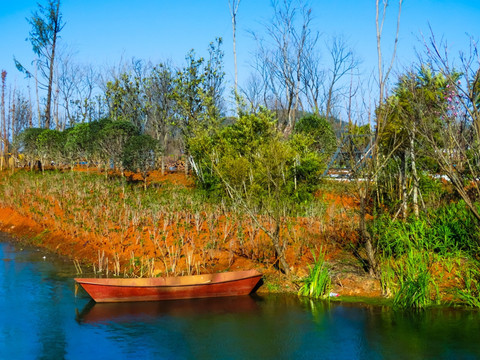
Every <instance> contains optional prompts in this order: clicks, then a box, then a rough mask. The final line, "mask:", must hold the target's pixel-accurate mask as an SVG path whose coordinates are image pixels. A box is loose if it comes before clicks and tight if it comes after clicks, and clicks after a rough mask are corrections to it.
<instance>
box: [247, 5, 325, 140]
mask: <svg viewBox="0 0 480 360" xmlns="http://www.w3.org/2000/svg"><path fill="white" fill-rule="evenodd" d="M273 10H274V16H273V19H272V21H271V23H270V24H267V25H266V33H267V36H268V41H267V40H265V39H263V38H260V37H258V36H255V34H254V36H255V38H256V39H257V41H258V44H259V51H258V57H259V61H258V62H257V63H260V64H262V67H261V68H260V69H259V68H257V71H259V72H260V73H262V74H263V76H264V81H265V83H266V84H267V86H268V88H269V90H270V92H271V93H272V94H273V96H274V98H275V99H274V106H275V107H276V108H277V109H278V108H281V109H282V112H283V113H285V114H286V116H279V118H283V119H284V120H283V121H282V120H281V119H279V120H280V123H279V127H280V128H281V129H282V130H283V132H284V133H285V134H289V133H290V132H291V131H292V130H293V127H294V124H295V119H296V113H297V110H298V109H299V108H300V107H301V92H302V83H303V81H302V80H303V69H304V66H303V62H304V60H303V59H304V58H305V57H308V56H309V54H310V53H311V52H312V51H313V49H314V48H315V45H316V43H317V39H318V32H315V31H312V30H311V28H310V23H311V21H312V10H311V8H310V7H309V6H308V5H305V4H304V3H303V2H301V1H298V0H283V1H274V2H273ZM267 43H269V44H271V46H269V45H267ZM280 115H282V114H280Z"/></svg>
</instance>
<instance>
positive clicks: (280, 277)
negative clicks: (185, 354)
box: [0, 167, 477, 308]
mask: <svg viewBox="0 0 480 360" xmlns="http://www.w3.org/2000/svg"><path fill="white" fill-rule="evenodd" d="M127 178H129V179H131V181H128V182H127V181H126V179H127ZM0 179H1V180H0V193H1V196H0V231H3V232H6V233H10V234H12V235H14V236H16V237H17V238H18V237H19V238H21V239H23V240H24V241H26V242H27V243H30V244H32V245H35V246H39V247H43V248H46V249H48V250H50V251H53V252H55V253H57V254H60V255H63V256H66V257H68V258H70V259H71V261H73V262H75V264H76V266H77V268H78V269H79V271H80V270H82V269H83V270H84V271H92V270H93V272H95V273H96V274H97V276H128V277H138V276H143V277H146V276H175V275H182V274H183V275H187V274H198V273H211V272H220V271H227V270H244V269H250V268H254V269H257V270H259V271H261V272H263V273H264V274H265V277H264V281H265V283H264V285H263V286H262V287H261V289H260V292H290V293H293V292H295V293H296V292H297V291H298V290H299V288H300V287H301V286H302V285H303V288H304V291H303V293H302V294H303V295H306V296H308V290H307V291H305V287H306V286H305V285H306V284H307V282H308V281H309V280H308V279H310V283H312V282H314V281H315V278H314V277H315V273H314V271H317V270H318V269H319V268H322V269H327V271H326V273H325V272H324V273H323V275H322V276H323V277H325V274H327V278H328V284H323V285H322V286H326V288H325V291H326V293H325V292H323V293H322V294H316V295H311V296H312V297H317V298H328V295H329V294H330V293H334V294H338V295H339V298H338V300H340V301H342V300H345V301H351V300H352V299H362V300H364V301H367V302H373V303H375V302H377V303H378V302H380V303H383V304H384V303H387V304H391V305H393V306H394V307H395V306H396V303H397V302H398V301H400V300H399V299H401V298H402V296H403V297H405V298H406V299H409V301H415V299H417V298H419V297H421V294H419V293H420V289H423V291H425V292H426V294H424V296H423V298H422V299H423V300H422V301H425V304H422V305H420V306H418V305H416V304H409V306H407V307H413V308H422V307H425V306H427V305H428V304H430V305H435V304H437V305H438V304H441V303H443V304H445V303H449V304H461V303H463V304H468V298H467V297H466V295H468V294H469V293H468V291H469V292H470V294H472V298H474V297H475V293H474V291H476V289H477V288H476V287H475V286H477V283H476V282H475V272H474V271H475V270H474V269H475V267H474V266H473V265H474V264H473V263H471V261H472V260H468V258H467V257H466V256H465V255H464V254H463V255H462V254H460V253H458V254H450V255H448V256H447V255H445V256H442V254H439V252H438V251H437V252H435V251H434V252H431V253H428V252H420V251H414V250H413V249H410V250H409V251H406V253H405V254H404V255H402V257H396V256H392V255H390V256H389V257H388V258H387V257H386V258H385V259H384V260H383V261H382V267H383V268H382V273H381V274H382V275H381V277H379V278H374V277H371V276H370V275H369V274H368V273H367V272H366V271H364V269H362V267H361V263H360V262H359V260H358V259H357V258H355V257H354V256H353V255H352V251H351V245H350V244H354V243H355V241H356V236H357V235H356V229H355V228H354V227H353V226H352V224H353V223H354V221H352V219H353V218H354V217H355V216H357V215H356V214H358V202H357V201H356V200H355V198H354V197H353V196H352V195H350V194H351V193H349V191H348V187H349V186H350V185H349V184H348V183H338V182H335V183H333V182H329V181H325V182H326V184H324V185H323V190H322V191H318V192H317V193H316V196H315V200H314V201H313V202H312V204H311V208H310V210H309V211H310V213H309V215H308V216H303V217H300V216H299V217H291V218H289V219H288V220H287V221H285V224H286V225H285V228H283V229H282V234H283V235H282V236H284V237H285V239H286V243H287V246H286V258H287V261H288V263H289V264H290V266H291V268H290V270H291V274H290V276H288V277H287V276H286V275H285V274H282V273H281V272H280V271H279V270H278V268H277V267H276V264H275V254H274V250H273V249H272V245H271V243H270V242H269V241H268V238H267V237H266V235H265V234H263V233H262V230H261V229H259V228H258V227H257V226H256V224H255V222H253V221H251V219H250V218H249V217H248V216H246V214H245V213H242V212H240V211H238V209H237V210H235V209H233V208H229V207H228V205H226V203H225V202H222V201H218V200H212V199H210V200H209V199H207V198H205V196H204V194H203V193H202V192H201V191H199V189H197V188H196V187H195V183H194V181H193V179H192V177H187V176H185V175H184V174H182V173H168V174H165V175H161V173H160V172H155V171H154V172H151V173H150V174H149V186H148V188H147V190H144V188H143V180H142V179H141V175H139V174H134V173H127V174H126V178H122V177H120V176H119V175H118V174H115V173H114V172H113V171H111V172H110V173H109V174H108V176H107V177H105V175H104V174H101V173H100V171H98V170H97V169H93V168H92V169H88V168H82V167H78V168H76V169H75V171H70V170H55V169H49V170H46V171H45V172H43V173H42V172H40V171H28V170H23V169H17V170H15V171H14V172H11V171H4V172H2V173H0ZM390 225H391V226H392V228H391V229H390V230H391V231H393V230H395V229H394V225H392V224H390ZM265 226H272V225H271V224H270V225H268V224H266V225H265ZM396 231H397V233H396V236H397V237H399V239H400V237H401V231H398V229H396ZM423 235H425V234H423ZM403 257H405V258H406V260H405V259H403ZM400 258H401V259H403V260H401V259H400ZM320 260H321V261H322V262H321V263H320V262H319V261H320ZM312 266H313V270H314V271H310V270H311V268H312ZM422 266H423V267H427V268H422ZM316 268H318V269H317V270H315V269H316ZM317 272H318V271H317ZM398 274H402V276H403V278H401V277H400V276H399V275H398ZM389 276H390V277H389ZM421 281H424V282H426V284H425V285H424V286H423V287H422V284H421V283H420V282H421ZM330 282H331V284H330ZM400 282H403V283H404V284H406V285H403V284H402V283H400ZM415 287H417V288H415ZM314 290H315V289H313V291H314ZM386 290H387V291H386ZM389 291H390V293H389ZM393 291H395V292H393ZM408 291H412V292H413V293H414V296H411V295H410V294H405V292H408ZM462 295H463V297H462ZM412 299H413V300H412ZM427 299H430V301H431V302H429V301H428V300H427ZM472 305H473V304H472Z"/></svg>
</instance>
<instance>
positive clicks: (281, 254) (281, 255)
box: [272, 219, 290, 276]
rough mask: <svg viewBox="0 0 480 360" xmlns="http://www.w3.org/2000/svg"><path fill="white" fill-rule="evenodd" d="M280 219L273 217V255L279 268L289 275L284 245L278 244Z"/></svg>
mask: <svg viewBox="0 0 480 360" xmlns="http://www.w3.org/2000/svg"><path fill="white" fill-rule="evenodd" d="M280 224H281V220H280V219H275V231H274V233H273V237H272V242H273V247H274V249H275V256H276V257H277V260H278V262H279V264H280V269H281V270H282V271H283V272H284V273H285V275H287V276H290V267H289V266H288V263H287V260H286V259H285V251H284V247H283V246H282V245H281V244H280Z"/></svg>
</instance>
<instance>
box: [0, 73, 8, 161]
mask: <svg viewBox="0 0 480 360" xmlns="http://www.w3.org/2000/svg"><path fill="white" fill-rule="evenodd" d="M6 79H7V72H6V71H5V70H3V71H2V95H1V96H2V99H1V101H2V103H1V109H0V111H1V116H2V126H1V128H0V132H1V133H0V136H1V138H2V143H1V144H0V146H1V148H0V150H1V155H0V170H3V166H4V161H5V160H4V159H5V153H6V152H7V148H8V138H7V123H6V121H7V120H6V118H5V87H6Z"/></svg>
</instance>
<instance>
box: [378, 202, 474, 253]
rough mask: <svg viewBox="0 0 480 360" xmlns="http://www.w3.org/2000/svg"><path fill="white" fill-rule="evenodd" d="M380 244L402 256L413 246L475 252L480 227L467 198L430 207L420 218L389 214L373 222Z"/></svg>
mask: <svg viewBox="0 0 480 360" xmlns="http://www.w3.org/2000/svg"><path fill="white" fill-rule="evenodd" d="M370 226H371V229H370V230H371V232H372V233H373V234H375V235H376V237H377V240H378V248H379V250H380V251H381V252H382V254H383V255H385V256H387V257H395V256H401V255H403V254H405V253H406V252H408V251H409V250H410V249H423V250H427V251H434V252H436V253H439V254H442V255H446V254H448V253H451V252H458V251H467V252H469V253H471V254H475V253H476V251H477V249H478V245H477V242H476V238H477V237H478V236H479V234H480V231H479V230H480V229H479V228H478V225H477V223H476V221H475V218H474V217H473V215H472V214H471V213H470V211H469V210H468V208H467V207H466V205H465V203H464V202H463V201H459V202H458V203H450V204H448V205H445V206H442V207H440V208H439V209H438V210H430V211H428V212H427V213H424V214H422V216H421V217H420V218H419V219H415V218H413V217H412V218H409V219H408V220H407V221H398V220H397V221H395V220H391V219H390V218H389V217H388V216H384V217H381V218H379V219H377V220H376V221H375V222H374V223H372V224H371V225H370Z"/></svg>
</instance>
